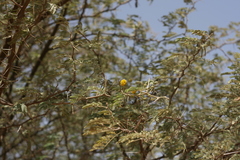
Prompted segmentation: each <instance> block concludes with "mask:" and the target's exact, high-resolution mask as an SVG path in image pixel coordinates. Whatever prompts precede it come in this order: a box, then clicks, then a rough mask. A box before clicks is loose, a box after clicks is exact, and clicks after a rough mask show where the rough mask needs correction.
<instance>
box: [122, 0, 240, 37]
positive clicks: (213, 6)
mask: <svg viewBox="0 0 240 160" xmlns="http://www.w3.org/2000/svg"><path fill="white" fill-rule="evenodd" d="M138 1H139V2H138V3H139V5H138V8H135V4H134V1H133V2H132V3H131V4H130V5H129V4H127V5H125V6H124V7H121V8H120V11H118V15H119V16H122V15H127V14H138V15H140V16H141V17H142V20H146V21H148V22H149V24H150V26H151V28H152V30H153V31H154V32H157V33H160V32H161V31H162V24H161V23H160V22H159V20H160V19H161V17H162V16H163V15H166V14H168V13H169V12H172V11H175V10H176V9H178V8H181V7H188V6H189V5H186V4H185V3H184V2H183V0H154V1H153V2H152V4H150V2H149V1H147V0H138ZM195 7H196V10H195V11H194V12H192V13H190V16H189V28H190V29H200V30H208V27H209V26H210V25H217V26H219V27H226V26H227V25H228V24H229V22H231V21H236V22H237V21H240V18H239V15H240V9H239V7H240V0H200V1H198V2H197V3H196V6H195Z"/></svg>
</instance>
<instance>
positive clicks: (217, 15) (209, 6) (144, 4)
mask: <svg viewBox="0 0 240 160" xmlns="http://www.w3.org/2000/svg"><path fill="white" fill-rule="evenodd" d="M138 3H139V4H138V8H136V7H135V2H134V1H133V2H132V3H130V4H127V5H125V6H122V7H120V8H119V10H118V11H117V15H118V16H119V18H123V19H125V18H126V16H127V15H131V14H136V15H140V17H142V20H143V21H148V23H149V24H150V27H151V30H152V31H153V32H154V33H155V34H156V35H158V36H157V37H159V38H160V39H161V35H162V32H163V31H164V30H166V28H164V27H163V25H162V23H161V22H160V21H159V20H161V17H162V16H163V15H167V14H168V13H169V12H173V11H175V10H176V9H178V8H181V7H190V5H186V4H185V3H184V2H183V0H154V1H153V2H152V3H151V4H150V1H147V0H138ZM239 7H240V0H198V2H197V3H196V4H195V8H196V10H195V11H193V12H192V13H190V15H189V16H188V28H189V29H195V30H206V31H208V29H209V26H212V25H216V26H218V27H227V26H228V24H229V23H230V22H240V17H239V15H240V9H239ZM223 49H224V51H228V50H231V51H235V52H239V50H238V48H237V46H236V45H228V46H225V47H224V48H223ZM213 52H214V53H217V54H223V52H221V51H220V50H214V51H213ZM208 58H210V59H212V58H213V57H212V54H211V55H209V56H208ZM227 65H230V64H227ZM226 71H229V69H228V68H227V67H226V68H225V69H224V70H223V71H222V72H226Z"/></svg>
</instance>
